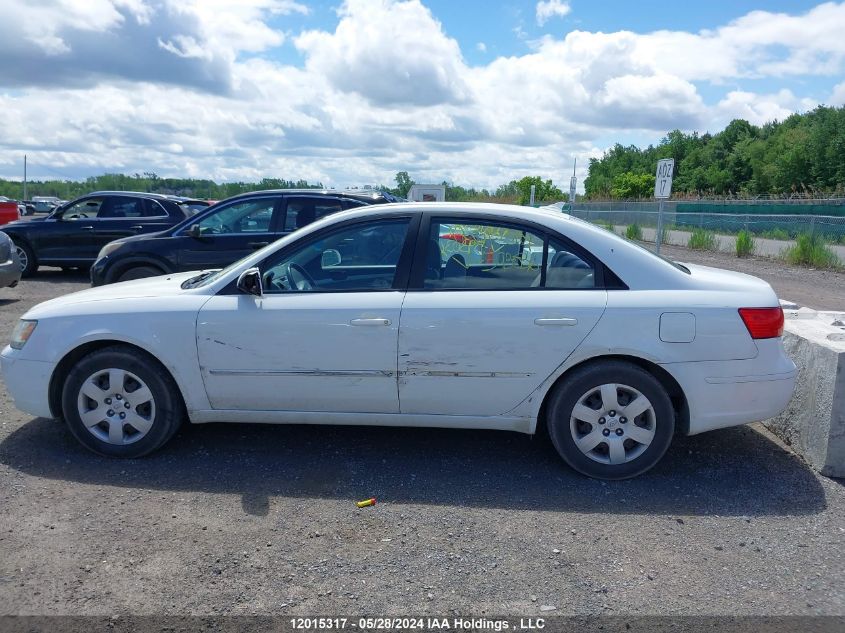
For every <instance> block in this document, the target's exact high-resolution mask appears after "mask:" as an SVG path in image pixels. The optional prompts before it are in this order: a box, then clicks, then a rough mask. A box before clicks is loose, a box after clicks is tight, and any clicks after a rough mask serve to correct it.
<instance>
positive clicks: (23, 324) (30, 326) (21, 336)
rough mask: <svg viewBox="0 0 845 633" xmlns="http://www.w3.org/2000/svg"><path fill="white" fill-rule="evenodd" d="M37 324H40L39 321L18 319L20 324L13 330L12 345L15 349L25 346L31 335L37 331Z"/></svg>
mask: <svg viewBox="0 0 845 633" xmlns="http://www.w3.org/2000/svg"><path fill="white" fill-rule="evenodd" d="M36 325H38V321H27V320H26V319H21V320H20V321H18V324H17V325H16V326H15V329H14V330H13V331H12V342H11V343H10V345H11V346H12V347H13V348H14V349H21V348H23V346H24V345H26V342H27V341H28V340H29V337H30V336H32V333H33V332H34V331H35V326H36Z"/></svg>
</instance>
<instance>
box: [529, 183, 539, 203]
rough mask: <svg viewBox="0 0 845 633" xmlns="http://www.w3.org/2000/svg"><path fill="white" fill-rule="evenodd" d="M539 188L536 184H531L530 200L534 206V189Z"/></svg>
mask: <svg viewBox="0 0 845 633" xmlns="http://www.w3.org/2000/svg"><path fill="white" fill-rule="evenodd" d="M536 189H537V186H536V185H531V200H530V201H529V202H528V204H529V205H531V206H532V207H533V206H534V191H535V190H536Z"/></svg>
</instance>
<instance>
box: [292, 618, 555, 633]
mask: <svg viewBox="0 0 845 633" xmlns="http://www.w3.org/2000/svg"><path fill="white" fill-rule="evenodd" d="M289 622H290V625H291V628H292V629H294V630H296V631H330V630H344V629H353V630H354V629H360V630H365V631H373V630H381V631H414V630H417V631H510V630H516V631H520V630H525V631H527V630H542V629H544V628H545V626H546V622H545V620H544V619H543V618H515V619H513V620H510V619H507V618H495V619H494V618H461V617H454V618H445V617H444V618H438V617H360V618H347V617H296V618H290V620H289Z"/></svg>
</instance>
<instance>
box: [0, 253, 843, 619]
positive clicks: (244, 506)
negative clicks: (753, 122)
mask: <svg viewBox="0 0 845 633" xmlns="http://www.w3.org/2000/svg"><path fill="white" fill-rule="evenodd" d="M684 254H685V255H686V254H687V253H686V252H684ZM696 257H698V256H696ZM702 257H709V256H702ZM682 259H687V260H691V259H692V258H691V257H684V258H682ZM728 262H729V263H731V264H735V267H745V266H749V267H753V266H754V265H755V264H756V262H750V263H749V262H740V261H738V260H736V259H735V258H731V259H730V260H727V259H726V261H725V263H723V264H722V265H727V263H728ZM702 263H708V262H707V261H705V262H702ZM767 266H768V265H767V264H765V263H764V264H763V270H762V271H758V272H759V274H760V275H761V276H764V277H766V275H768V274H772V275H778V274H779V273H778V270H776V269H775V268H774V267H772V268H771V269H770V268H768V267H767ZM764 273H765V274H764ZM801 273H802V276H801V284H800V285H799V284H798V283H797V282H798V279H794V280H793V278H792V272H791V271H789V270H787V271H786V272H785V273H783V274H782V275H781V277H783V279H782V280H781V279H777V280H776V281H774V282H775V283H776V284H781V283H783V284H784V285H783V286H780V287H779V286H778V285H776V287H777V288H779V291H780V292H781V293H782V294H783V295H784V296H786V297H789V298H791V299H794V300H799V301H800V300H801V297H802V296H805V297H809V298H813V297H816V298H817V299H818V301H820V302H822V303H820V304H819V305H822V306H823V307H831V306H830V305H829V304H830V301H829V300H830V299H831V298H832V297H833V296H834V294H833V293H834V292H836V291H835V290H825V288H826V287H825V286H824V285H822V284H830V285H828V286H827V288H842V287H843V282H842V280H841V279H838V278H835V277H828V275H829V274H827V273H821V272H819V271H814V272H810V271H801ZM831 279H834V281H833V282H832V284H831V282H830V280H831ZM773 280H774V278H772V279H770V281H773ZM793 284H794V285H793ZM85 286H86V283H85V280H84V278H82V277H80V276H74V275H69V274H63V273H58V272H52V273H51V272H42V273H41V274H40V275H39V276H38V277H37V278H36V279H35V280H31V281H30V280H27V281H25V282H24V283H23V284H22V285H21V286H20V287H19V288H16V289H2V290H0V340H8V337H9V334H10V331H11V328H12V326H13V324H14V321H15V320H16V319H17V317H19V316H20V315H21V314H22V313H23V312H24V311H25V310H26V309H27V308H28V307H29V306H31V305H33V304H34V303H37V302H39V301H42V300H45V299H47V298H50V297H52V296H56V295H59V294H62V293H65V292H69V291H72V290H76V289H81V288H83V287H85ZM802 287H803V289H804V291H805V292H806V293H809V294H805V295H798V294H797V290H800V289H801V288H802ZM793 288H794V290H795V291H796V292H792V289H793ZM814 292H815V293H817V294H815V295H813V294H812V293H814ZM843 296H845V295H843V294H842V293H839V294H838V297H839V300H840V301H841V300H842V297H843ZM814 301H815V299H814ZM807 302H808V303H810V302H809V301H807ZM370 496H375V497H377V498H378V500H379V501H378V504H377V505H376V506H374V507H371V508H365V509H358V508H356V507H355V505H354V502H355V501H356V500H359V499H364V498H367V497H370ZM0 508H1V509H2V512H0V614H74V615H83V614H89V615H111V614H129V613H132V614H235V613H243V614H247V613H254V614H278V613H292V614H309V615H314V614H343V613H348V614H358V613H369V614H408V613H429V614H445V615H448V614H450V613H453V612H460V613H463V614H476V615H482V614H500V615H528V616H530V615H549V614H550V613H558V614H581V615H600V614H612V615H620V614H626V615H640V614H709V615H722V614H731V615H745V614H747V615H756V614H761V615H762V614H772V615H776V614H807V615H809V614H836V615H843V614H845V589H843V587H845V547H843V541H845V485H843V482H842V481H838V480H834V479H828V478H825V477H820V476H818V475H816V474H815V473H813V472H812V471H811V470H809V469H808V468H807V467H806V466H805V465H804V464H803V463H802V462H801V460H800V459H799V458H798V457H796V456H795V455H794V454H793V453H791V452H790V451H789V450H788V448H786V447H784V446H783V445H782V444H781V443H779V442H778V441H777V440H776V439H775V438H774V437H773V436H771V435H770V434H768V433H767V432H766V431H764V430H763V429H762V428H761V427H759V426H757V425H754V426H750V427H740V428H734V429H727V430H723V431H716V432H712V433H707V434H704V435H701V436H697V437H692V438H678V439H677V440H676V441H675V443H674V444H673V446H672V448H671V449H670V451H669V453H668V454H667V456H666V458H665V459H664V460H663V461H662V462H661V464H659V465H658V467H657V468H655V469H654V470H653V471H651V472H650V473H648V474H646V475H645V476H642V477H640V478H638V479H636V480H633V481H626V482H620V483H610V484H609V483H603V482H598V481H592V480H589V479H585V478H584V477H581V476H579V475H577V474H576V473H574V472H572V471H571V470H570V469H568V468H567V467H566V466H565V465H564V464H563V463H562V462H561V461H560V460H559V459H558V458H557V456H556V454H555V453H554V450H553V449H552V448H551V446H550V445H549V443H548V441H547V440H545V439H543V438H539V437H538V438H535V439H533V440H532V439H529V438H527V437H523V436H520V435H517V434H509V433H497V432H475V431H447V430H430V429H387V428H353V427H300V426H289V427H285V426H275V427H273V426H260V425H249V426H234V425H230V426H225V425H205V426H197V427H192V428H186V429H184V430H183V431H182V432H181V433H180V434H179V435H178V436H177V437H176V438H175V439H174V440H173V441H172V442H171V443H170V444H169V445H168V446H167V447H165V449H164V450H162V451H161V452H159V453H157V454H155V455H154V456H152V457H149V458H146V459H143V460H135V461H115V460H109V459H105V458H100V457H97V456H94V455H92V454H90V453H88V452H86V451H85V450H84V449H82V448H81V447H80V446H78V445H77V443H76V442H75V441H74V440H73V439H72V438H71V437H70V435H69V433H68V432H67V431H66V430H65V428H64V427H63V425H62V424H60V423H57V422H54V421H50V420H44V419H32V418H31V417H30V416H27V415H24V414H23V413H20V412H18V411H17V410H15V409H14V407H13V405H12V403H11V401H10V399H9V396H8V394H7V393H6V391H5V388H4V387H3V386H2V383H0ZM549 607H556V610H555V611H554V612H552V611H551V610H549Z"/></svg>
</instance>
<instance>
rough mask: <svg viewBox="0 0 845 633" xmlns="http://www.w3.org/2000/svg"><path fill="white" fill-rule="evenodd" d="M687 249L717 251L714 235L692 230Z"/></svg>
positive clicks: (701, 230) (697, 229) (703, 230)
mask: <svg viewBox="0 0 845 633" xmlns="http://www.w3.org/2000/svg"><path fill="white" fill-rule="evenodd" d="M687 248H691V249H693V250H696V251H715V250H717V242H716V234H715V233H711V232H710V231H707V230H705V229H699V228H696V229H693V231H692V235H690V237H689V241H688V242H687Z"/></svg>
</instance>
